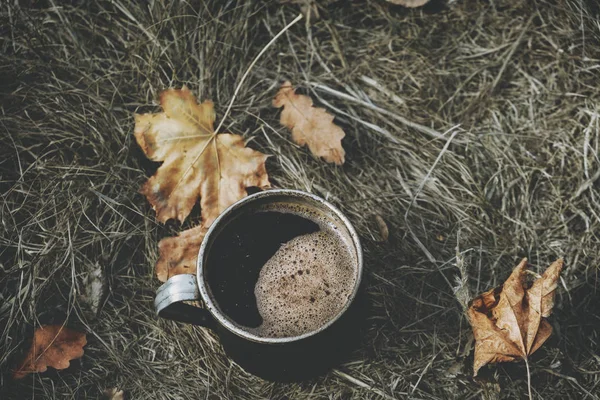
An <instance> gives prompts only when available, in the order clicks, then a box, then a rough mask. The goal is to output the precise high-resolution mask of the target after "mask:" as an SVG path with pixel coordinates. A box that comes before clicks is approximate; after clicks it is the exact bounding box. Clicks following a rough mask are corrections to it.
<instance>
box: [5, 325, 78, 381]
mask: <svg viewBox="0 0 600 400" xmlns="http://www.w3.org/2000/svg"><path fill="white" fill-rule="evenodd" d="M86 343H87V340H86V338H85V333H81V332H77V331H74V330H73V329H69V328H67V327H64V326H62V325H42V326H40V327H39V328H38V329H36V331H35V333H34V334H33V342H32V343H31V347H30V349H29V351H28V352H27V355H26V356H25V358H24V359H23V361H22V362H21V364H20V365H19V367H18V368H17V369H16V370H15V372H14V373H13V378H15V379H21V378H23V377H24V376H26V375H27V374H30V373H32V372H44V371H46V370H47V369H48V367H52V368H56V369H65V368H68V367H69V361H70V360H74V359H76V358H79V357H81V356H83V346H85V345H86Z"/></svg>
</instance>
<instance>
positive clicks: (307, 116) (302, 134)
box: [273, 82, 346, 165]
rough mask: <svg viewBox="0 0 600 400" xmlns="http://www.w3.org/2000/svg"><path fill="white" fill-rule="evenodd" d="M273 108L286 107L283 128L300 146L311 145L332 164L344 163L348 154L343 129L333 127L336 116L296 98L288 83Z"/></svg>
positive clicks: (307, 100)
mask: <svg viewBox="0 0 600 400" xmlns="http://www.w3.org/2000/svg"><path fill="white" fill-rule="evenodd" d="M273 106H275V107H277V108H281V107H283V111H282V112H281V124H282V125H284V126H286V127H287V128H288V129H291V131H292V139H293V140H294V142H295V143H296V144H299V145H300V146H304V145H308V148H309V149H310V151H311V152H312V153H313V154H314V155H315V156H317V157H323V159H324V160H325V161H327V162H330V163H335V164H337V165H341V164H343V163H344V156H345V155H346V152H345V151H344V148H343V147H342V138H343V137H344V136H345V135H346V134H345V133H344V131H343V130H342V128H340V127H339V126H337V125H336V124H334V123H333V118H334V117H333V115H331V114H329V113H327V111H325V110H324V109H323V108H316V107H313V102H312V99H311V98H310V97H308V96H304V95H301V94H296V92H295V89H294V88H293V87H292V84H291V83H290V82H285V83H284V84H283V85H282V86H281V88H280V89H279V92H277V95H276V96H275V98H274V99H273Z"/></svg>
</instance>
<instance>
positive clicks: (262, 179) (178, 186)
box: [134, 87, 269, 282]
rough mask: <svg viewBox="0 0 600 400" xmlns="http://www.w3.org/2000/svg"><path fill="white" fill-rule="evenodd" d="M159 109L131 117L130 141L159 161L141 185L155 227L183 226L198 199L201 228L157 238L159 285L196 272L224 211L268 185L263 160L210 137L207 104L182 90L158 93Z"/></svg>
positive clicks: (237, 144)
mask: <svg viewBox="0 0 600 400" xmlns="http://www.w3.org/2000/svg"><path fill="white" fill-rule="evenodd" d="M160 104H161V106H162V108H163V110H164V112H162V113H157V114H137V115H136V116H135V130H134V135H135V138H136V140H137V142H138V144H139V145H140V147H141V148H142V150H143V151H144V153H145V154H146V156H147V157H148V158H149V159H151V160H153V161H162V162H163V164H162V165H161V166H160V167H159V168H158V170H157V171H156V174H155V175H154V176H152V177H151V178H150V179H148V181H147V182H146V183H145V184H144V185H143V186H142V189H141V190H140V192H141V193H142V194H144V195H145V196H146V198H147V199H148V201H149V202H150V204H151V205H152V207H153V208H154V209H155V210H156V217H157V219H158V220H159V221H160V222H163V223H164V222H166V221H167V220H169V219H177V220H179V221H180V222H183V221H184V220H185V218H187V216H188V215H189V213H190V211H191V210H192V207H193V206H194V204H195V203H196V201H198V198H199V199H200V207H201V214H202V223H201V225H200V226H198V227H195V228H192V229H190V230H187V231H184V232H182V233H181V234H180V235H179V236H176V237H171V238H166V239H163V240H162V241H161V242H160V244H159V250H160V258H159V260H158V262H157V264H156V273H157V275H158V278H159V279H160V280H161V281H163V282H164V281H166V280H167V279H168V278H169V277H171V276H173V275H177V274H181V273H195V272H196V257H197V253H198V249H199V247H200V244H201V243H202V238H203V237H204V233H205V232H206V229H207V228H208V227H209V226H210V224H212V222H213V221H214V220H215V218H217V216H218V215H219V214H220V213H221V212H223V211H224V210H225V209H226V208H227V207H229V206H230V205H231V204H233V203H235V202H236V201H238V200H240V199H241V198H243V197H245V196H246V195H247V192H246V188H248V187H259V188H263V189H264V188H267V187H268V186H269V177H268V175H267V170H266V167H265V161H266V159H267V157H268V156H266V155H264V154H262V153H260V152H258V151H255V150H252V149H250V148H247V147H245V144H244V139H243V138H242V137H241V136H240V135H233V134H228V133H223V134H216V133H215V131H214V127H213V124H214V121H215V111H214V106H213V103H212V102H210V101H205V102H204V103H202V104H198V103H197V102H196V98H195V97H194V95H193V94H192V93H191V92H190V91H189V89H187V88H186V87H183V89H181V90H177V89H169V90H166V91H164V92H162V93H161V95H160Z"/></svg>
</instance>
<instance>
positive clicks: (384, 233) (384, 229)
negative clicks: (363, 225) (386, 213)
mask: <svg viewBox="0 0 600 400" xmlns="http://www.w3.org/2000/svg"><path fill="white" fill-rule="evenodd" d="M375 222H377V227H378V228H379V236H380V237H381V241H382V242H387V241H388V239H389V237H390V230H389V229H388V226H387V224H386V223H385V221H384V220H383V218H382V217H381V215H379V214H377V215H375Z"/></svg>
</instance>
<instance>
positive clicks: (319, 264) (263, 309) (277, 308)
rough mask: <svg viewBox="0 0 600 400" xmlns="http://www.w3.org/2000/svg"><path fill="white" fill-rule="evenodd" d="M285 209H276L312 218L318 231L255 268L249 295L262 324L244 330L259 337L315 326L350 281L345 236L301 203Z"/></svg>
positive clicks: (340, 301) (332, 311) (346, 292)
mask: <svg viewBox="0 0 600 400" xmlns="http://www.w3.org/2000/svg"><path fill="white" fill-rule="evenodd" d="M269 208H270V209H272V210H273V207H269ZM285 208H286V210H281V209H279V210H277V211H282V212H290V211H292V212H293V213H295V214H298V215H301V216H303V217H305V218H309V219H312V220H314V221H315V222H317V223H319V225H320V227H321V230H320V231H318V232H315V233H310V234H306V235H302V236H298V237H296V238H294V239H292V240H290V241H289V242H287V243H285V244H284V245H282V246H281V248H280V249H279V250H278V251H277V252H276V253H275V254H274V255H273V257H271V258H270V259H269V260H268V261H267V262H266V263H265V265H264V266H263V268H262V269H261V272H260V276H259V278H258V282H257V283H256V286H255V288H254V294H255V295H256V302H257V307H258V311H259V313H260V315H261V317H262V318H263V323H262V325H260V326H259V327H257V328H251V329H250V331H251V332H252V333H254V334H256V335H258V336H263V337H290V336H298V335H302V334H304V333H308V332H310V331H313V330H315V329H318V328H319V327H321V326H323V325H324V324H326V323H327V322H328V321H330V320H331V319H332V318H333V317H335V316H336V315H337V314H338V313H339V312H340V310H341V309H342V308H343V307H344V305H345V304H346V302H347V301H348V298H349V296H350V295H351V294H352V292H353V289H354V285H355V282H356V271H355V268H356V267H355V266H356V260H355V259H354V253H353V252H352V251H350V247H349V243H348V242H349V238H348V237H345V235H344V234H343V233H342V232H339V230H338V228H337V227H336V226H334V225H332V224H331V222H329V221H327V220H326V219H325V218H324V217H323V216H319V215H318V214H317V213H314V212H312V211H309V210H308V209H304V207H302V206H296V208H294V210H291V209H290V208H288V207H285ZM307 214H312V215H307Z"/></svg>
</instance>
